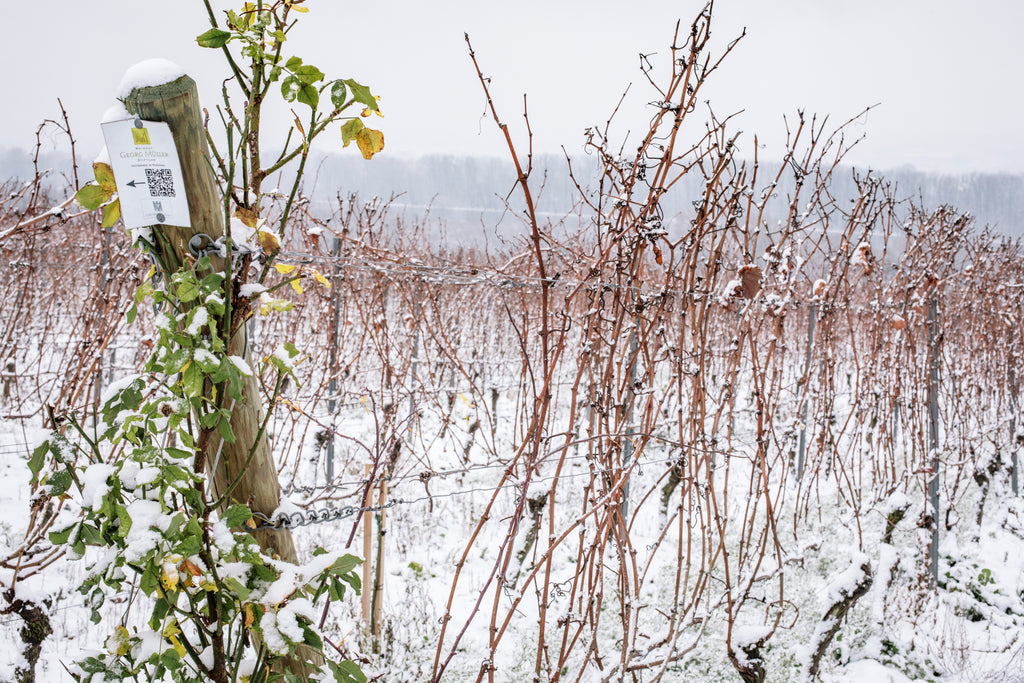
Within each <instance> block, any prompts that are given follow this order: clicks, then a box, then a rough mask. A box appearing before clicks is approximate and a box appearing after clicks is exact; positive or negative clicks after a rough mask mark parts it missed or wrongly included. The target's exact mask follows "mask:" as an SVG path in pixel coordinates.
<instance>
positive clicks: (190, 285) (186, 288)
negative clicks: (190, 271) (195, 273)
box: [177, 280, 199, 303]
mask: <svg viewBox="0 0 1024 683" xmlns="http://www.w3.org/2000/svg"><path fill="white" fill-rule="evenodd" d="M177 294H178V299H180V300H181V301H182V302H184V303H188V302H189V301H195V300H196V299H197V298H199V286H198V285H197V284H196V283H195V282H194V281H192V280H184V281H182V282H180V283H179V284H178V290H177Z"/></svg>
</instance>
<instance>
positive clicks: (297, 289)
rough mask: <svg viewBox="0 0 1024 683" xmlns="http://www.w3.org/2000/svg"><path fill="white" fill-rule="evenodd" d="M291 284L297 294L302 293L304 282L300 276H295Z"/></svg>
mask: <svg viewBox="0 0 1024 683" xmlns="http://www.w3.org/2000/svg"><path fill="white" fill-rule="evenodd" d="M289 284H291V286H292V289H294V290H295V293H296V294H302V283H301V282H299V278H295V279H294V280H292V281H291V282H290V283H289Z"/></svg>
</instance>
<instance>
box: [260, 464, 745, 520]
mask: <svg viewBox="0 0 1024 683" xmlns="http://www.w3.org/2000/svg"><path fill="white" fill-rule="evenodd" d="M685 448H689V449H691V450H699V451H701V452H703V453H708V454H719V455H725V456H726V457H740V456H738V455H737V454H734V453H729V452H727V451H717V450H705V449H697V448H696V447H692V446H691V447H685ZM583 457H588V459H589V456H576V458H583ZM566 459H567V460H568V459H570V458H566ZM678 462H680V458H679V457H671V458H663V459H659V460H650V461H647V462H646V463H643V464H637V465H636V466H637V468H639V469H642V468H643V467H644V466H648V465H659V464H666V463H673V464H675V463H678ZM491 467H496V466H491ZM504 467H507V466H504ZM628 467H630V465H625V466H623V467H606V468H601V469H588V470H586V471H585V472H570V473H564V474H557V475H551V476H547V477H536V478H533V479H531V480H530V483H531V484H540V483H544V482H549V481H555V480H556V479H557V480H562V479H575V478H577V477H593V476H595V475H600V474H611V473H614V472H618V471H622V470H623V469H625V468H628ZM470 469H472V468H470ZM716 469H718V468H717V466H716V467H713V468H712V471H714V470H716ZM467 471H469V470H467ZM402 478H405V479H409V478H414V477H412V476H407V477H397V478H394V479H402ZM390 480H392V478H387V477H381V478H379V479H377V480H376V481H390ZM350 483H351V484H355V483H359V484H362V485H365V484H368V483H370V482H369V481H368V480H363V481H361V482H350ZM510 488H517V489H518V488H522V484H521V483H518V482H513V483H509V484H502V485H501V486H493V487H478V488H472V489H456V490H455V491H450V492H448V493H438V494H430V493H428V495H425V496H420V497H419V498H413V499H411V500H405V499H401V498H394V499H392V500H389V501H388V502H387V503H383V504H381V505H367V506H358V505H345V506H343V507H328V508H320V509H316V510H309V511H305V512H302V511H298V512H291V513H281V514H278V515H275V516H274V517H268V516H267V515H265V514H263V513H261V512H254V513H253V517H254V518H256V519H259V520H260V522H261V524H259V525H257V526H256V527H255V529H257V530H258V529H294V528H297V527H301V526H309V525H312V524H324V523H327V522H338V521H341V520H342V519H347V518H348V517H351V516H353V515H355V514H359V513H363V512H379V511H381V510H386V509H389V508H392V507H395V506H396V505H414V504H416V503H420V502H423V501H425V500H436V499H438V498H453V497H455V496H465V495H470V494H474V493H494V492H495V491H501V490H504V489H510Z"/></svg>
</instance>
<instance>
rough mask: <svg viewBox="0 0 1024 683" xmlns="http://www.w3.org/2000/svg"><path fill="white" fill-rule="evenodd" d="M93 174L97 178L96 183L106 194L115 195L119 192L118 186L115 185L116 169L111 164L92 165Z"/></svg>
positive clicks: (95, 163)
mask: <svg viewBox="0 0 1024 683" xmlns="http://www.w3.org/2000/svg"><path fill="white" fill-rule="evenodd" d="M92 173H93V175H94V176H96V183H97V184H98V185H99V186H100V187H101V188H103V191H104V192H107V193H109V194H113V193H114V192H117V185H116V184H115V183H114V169H112V168H110V165H109V164H105V163H103V162H102V161H96V162H94V163H93V165H92Z"/></svg>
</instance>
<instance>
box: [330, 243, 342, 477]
mask: <svg viewBox="0 0 1024 683" xmlns="http://www.w3.org/2000/svg"><path fill="white" fill-rule="evenodd" d="M331 255H332V256H333V257H334V263H333V264H332V266H331V284H332V285H333V286H334V287H333V291H332V292H331V349H330V358H329V359H328V361H327V362H328V367H329V371H330V373H331V381H330V382H329V383H328V385H327V393H328V394H330V398H329V399H327V412H329V413H330V414H331V429H332V430H334V429H336V428H337V426H338V425H337V419H338V416H337V407H338V401H337V395H338V337H339V336H340V335H339V334H338V315H339V309H340V308H341V286H340V285H339V284H338V282H339V280H341V264H340V261H339V260H338V259H339V258H340V257H341V238H340V237H335V238H334V240H333V242H332V243H331ZM332 481H334V432H333V431H332V432H331V433H330V434H329V435H328V440H327V483H328V484H330V483H331V482H332Z"/></svg>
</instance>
